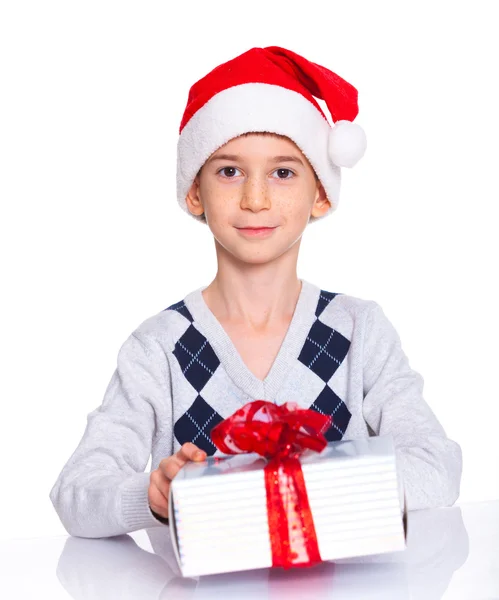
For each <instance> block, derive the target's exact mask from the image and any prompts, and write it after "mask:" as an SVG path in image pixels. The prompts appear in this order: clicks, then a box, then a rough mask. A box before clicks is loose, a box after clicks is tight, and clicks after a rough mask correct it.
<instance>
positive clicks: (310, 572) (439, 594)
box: [0, 501, 499, 600]
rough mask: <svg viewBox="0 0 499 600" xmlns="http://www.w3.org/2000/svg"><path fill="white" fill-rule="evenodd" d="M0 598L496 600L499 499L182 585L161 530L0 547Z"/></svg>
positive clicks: (413, 517)
mask: <svg viewBox="0 0 499 600" xmlns="http://www.w3.org/2000/svg"><path fill="white" fill-rule="evenodd" d="M0 561H1V562H0V598H6V599H7V598H8V599H9V600H14V599H18V598H23V599H24V598H30V599H31V598H37V599H39V598H50V599H53V600H56V599H58V598H66V599H68V598H74V599H78V600H83V599H97V598H99V599H120V600H132V599H133V600H138V599H140V600H149V599H151V600H152V599H154V600H164V599H166V598H179V599H180V598H181V599H187V598H189V599H191V598H192V599H199V598H217V599H220V598H237V599H240V598H241V599H246V598H255V599H258V600H265V599H277V598H279V599H281V598H283V599H286V600H289V599H294V598H296V599H299V600H307V599H312V598H313V599H314V600H320V599H321V598H334V600H343V599H345V598H347V599H356V600H358V599H362V598H376V599H379V600H381V599H383V600H390V599H394V600H395V599H396V600H404V599H406V598H407V599H409V598H410V599H411V600H412V599H419V598H421V599H424V600H433V599H436V598H466V599H469V600H492V599H494V598H499V501H497V502H483V503H477V504H463V505H462V506H461V507H459V506H454V507H452V508H442V509H437V510H426V511H414V512H410V513H409V515H408V538H407V549H406V550H404V551H403V552H397V553H393V554H385V555H377V556H371V557H365V558H356V559H342V560H339V561H336V562H335V563H332V562H328V563H322V564H320V565H317V566H315V567H313V568H308V569H303V568H302V569H293V570H290V571H284V570H281V569H260V570H255V571H244V572H240V573H227V574H222V575H211V576H204V577H200V578H198V579H184V578H182V577H181V576H180V573H179V571H178V567H177V565H176V562H175V558H174V555H173V551H172V547H171V542H170V538H169V535H168V531H167V529H166V528H163V527H158V528H153V529H147V530H142V531H138V532H134V533H132V534H129V535H123V536H117V537H114V538H107V539H105V538H104V539H85V538H75V537H71V536H60V537H49V538H34V539H27V540H10V541H6V542H1V543H0Z"/></svg>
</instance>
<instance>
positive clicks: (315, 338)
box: [298, 319, 350, 382]
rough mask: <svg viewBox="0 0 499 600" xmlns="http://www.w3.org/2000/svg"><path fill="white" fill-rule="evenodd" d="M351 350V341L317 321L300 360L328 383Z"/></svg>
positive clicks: (309, 334)
mask: <svg viewBox="0 0 499 600" xmlns="http://www.w3.org/2000/svg"><path fill="white" fill-rule="evenodd" d="M349 348H350V340H348V339H347V338H346V337H345V336H343V335H341V333H339V332H338V331H336V330H334V329H332V328H331V327H328V326H327V325H325V324H324V323H323V322H322V321H319V319H316V321H315V322H314V324H313V325H312V327H311V328H310V331H309V333H308V336H307V339H306V340H305V343H304V344H303V348H302V350H301V352H300V355H299V356H298V360H299V361H300V362H302V363H303V364H304V365H305V366H306V367H308V368H309V369H311V370H312V371H313V372H314V373H315V374H316V375H318V376H319V377H320V378H321V379H322V380H323V381H325V382H328V381H329V380H330V379H331V377H332V376H333V375H334V373H335V372H336V369H337V368H338V367H339V366H340V365H341V363H342V362H343V360H344V358H345V356H346V355H347V352H348V349H349Z"/></svg>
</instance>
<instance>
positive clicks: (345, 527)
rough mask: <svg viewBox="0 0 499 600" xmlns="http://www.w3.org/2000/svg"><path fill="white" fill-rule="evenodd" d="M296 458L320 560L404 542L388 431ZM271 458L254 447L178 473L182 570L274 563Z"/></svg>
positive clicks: (175, 523)
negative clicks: (266, 470) (268, 468)
mask: <svg viewBox="0 0 499 600" xmlns="http://www.w3.org/2000/svg"><path fill="white" fill-rule="evenodd" d="M299 461H300V463H301V467H302V469H301V470H302V472H303V479H304V481H305V485H306V490H307V495H308V502H309V505H310V510H311V513H312V516H313V524H314V527H315V532H316V537H317V545H318V548H319V551H320V557H321V559H322V560H334V559H340V558H348V557H354V556H363V555H370V554H378V553H385V552H393V551H398V550H403V549H405V540H406V507H405V505H404V506H403V507H401V505H400V499H399V487H398V481H397V471H396V462H395V450H394V446H393V441H392V438H391V436H380V437H379V436H378V437H370V438H367V439H362V440H346V441H339V442H330V443H329V444H327V446H326V447H325V448H324V449H323V450H322V451H321V452H313V451H311V450H306V451H305V452H303V454H302V455H301V456H300V457H299ZM267 462H268V461H267V459H266V458H263V457H262V456H259V455H258V454H256V453H254V452H252V453H246V454H238V455H234V456H223V457H208V458H207V460H205V461H204V462H202V463H194V462H190V463H187V464H186V465H185V466H184V467H183V468H182V469H181V470H180V471H179V473H178V474H177V475H176V477H175V478H174V479H173V481H172V484H171V486H170V515H172V516H171V518H170V532H171V535H172V542H173V547H174V549H175V554H176V557H177V560H178V563H179V568H180V570H181V572H182V574H183V575H184V576H188V577H192V576H199V575H206V574H215V573H226V572H231V571H241V570H247V569H258V568H264V567H271V566H272V548H271V543H270V538H271V535H272V533H273V532H272V531H271V527H270V526H269V517H268V506H267V497H266V488H265V477H264V467H265V465H266V464H267ZM270 522H271V521H270Z"/></svg>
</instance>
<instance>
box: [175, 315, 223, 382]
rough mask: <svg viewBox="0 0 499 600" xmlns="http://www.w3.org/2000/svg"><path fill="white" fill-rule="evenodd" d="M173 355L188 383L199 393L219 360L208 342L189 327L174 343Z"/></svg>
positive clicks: (192, 327)
mask: <svg viewBox="0 0 499 600" xmlns="http://www.w3.org/2000/svg"><path fill="white" fill-rule="evenodd" d="M173 354H174V355H175V356H176V357H177V360H178V362H179V364H180V368H181V369H182V373H183V374H184V375H185V377H186V378H187V380H188V381H189V383H190V384H191V385H192V386H193V388H194V389H195V390H196V391H197V392H200V391H201V390H202V389H203V388H204V386H205V385H206V382H207V381H208V379H210V377H211V376H212V375H213V373H214V372H215V371H216V370H217V367H218V365H219V364H220V360H219V358H218V356H217V355H216V354H215V352H214V350H213V348H212V347H211V346H210V344H209V342H208V340H207V339H206V338H205V336H204V335H202V334H201V333H200V332H199V331H198V330H197V329H196V328H195V327H194V325H190V326H189V327H188V328H187V329H186V331H185V332H184V334H183V335H182V337H181V338H180V339H179V340H178V341H177V342H176V344H175V348H174V350H173Z"/></svg>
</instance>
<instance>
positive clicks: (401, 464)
mask: <svg viewBox="0 0 499 600" xmlns="http://www.w3.org/2000/svg"><path fill="white" fill-rule="evenodd" d="M365 327H366V329H365V337H364V365H363V376H364V382H363V386H364V402H363V414H364V418H365V420H366V422H367V423H368V425H369V426H370V427H371V429H372V430H373V431H374V433H375V434H376V435H385V434H386V435H391V436H392V438H393V441H394V446H395V454H396V462H397V473H398V479H399V492H400V497H401V500H402V501H403V495H404V493H405V498H406V503H407V510H418V509H424V508H438V507H444V506H452V505H453V504H454V502H455V501H456V500H457V498H458V497H459V493H460V484H461V473H462V453H461V447H460V446H459V444H457V443H456V442H455V441H453V440H450V439H449V438H448V437H447V436H446V433H445V431H444V429H443V427H442V425H441V424H440V422H439V421H438V420H437V418H436V416H435V414H434V413H433V411H432V410H431V408H430V407H429V405H428V404H427V402H426V401H425V400H424V398H423V384H424V380H423V377H422V376H421V375H420V374H419V373H418V372H417V371H415V370H413V369H412V368H411V367H410V366H409V361H408V358H407V356H406V355H405V353H404V351H403V349H402V347H401V341H400V337H399V335H398V333H397V331H396V330H395V328H394V326H393V325H392V323H391V322H390V321H389V319H388V318H387V317H386V315H385V313H384V312H383V310H382V308H381V307H380V305H379V304H377V303H376V302H374V301H369V307H368V312H367V316H366V323H365Z"/></svg>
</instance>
